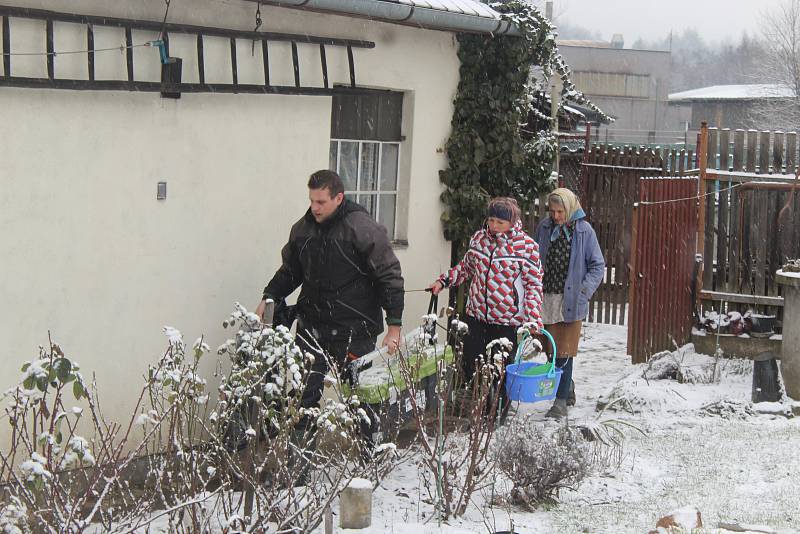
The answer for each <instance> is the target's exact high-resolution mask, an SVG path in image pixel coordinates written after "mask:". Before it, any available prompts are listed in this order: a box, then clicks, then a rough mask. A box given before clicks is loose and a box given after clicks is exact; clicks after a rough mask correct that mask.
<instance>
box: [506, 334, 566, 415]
mask: <svg viewBox="0 0 800 534" xmlns="http://www.w3.org/2000/svg"><path fill="white" fill-rule="evenodd" d="M542 334H544V336H545V337H546V338H547V339H548V341H550V345H551V346H552V347H553V354H557V353H558V352H557V348H556V341H555V339H553V336H551V335H550V332H548V331H547V330H542ZM527 337H529V335H528V334H527V332H526V334H525V335H524V336H523V339H522V341H521V342H520V343H519V344H518V346H517V355H516V358H515V362H514V363H512V364H509V365H507V366H506V393H507V394H508V398H509V400H512V401H519V402H538V401H544V400H551V399H554V398H555V397H556V391H558V383H559V382H560V381H561V373H562V372H563V371H562V370H561V369H559V368H558V367H556V361H555V358H552V359H551V360H550V361H549V362H547V363H536V362H523V361H521V360H522V350H523V345H524V344H525V340H526V339H527Z"/></svg>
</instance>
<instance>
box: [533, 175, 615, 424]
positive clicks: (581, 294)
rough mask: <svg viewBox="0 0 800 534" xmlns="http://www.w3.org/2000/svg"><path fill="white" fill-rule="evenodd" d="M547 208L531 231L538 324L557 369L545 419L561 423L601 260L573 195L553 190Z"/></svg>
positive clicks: (601, 276) (590, 229) (596, 245)
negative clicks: (538, 274) (538, 277)
mask: <svg viewBox="0 0 800 534" xmlns="http://www.w3.org/2000/svg"><path fill="white" fill-rule="evenodd" d="M547 207H548V210H549V213H550V215H549V217H546V218H545V219H544V220H543V221H542V222H541V223H539V226H538V227H537V228H536V241H537V243H539V255H540V258H541V262H542V266H543V267H544V279H543V281H542V283H543V292H544V298H543V304H542V322H543V323H544V327H545V328H546V329H547V331H548V332H550V334H551V335H552V336H553V338H554V339H555V341H556V347H557V348H558V354H557V355H556V365H557V366H558V367H560V368H561V369H562V370H563V373H562V375H561V382H560V383H559V385H558V391H557V392H556V400H555V402H554V403H553V406H552V407H551V408H550V410H549V411H548V412H547V417H554V418H561V417H564V416H566V415H567V399H568V398H569V396H570V391H571V390H573V388H574V386H573V384H572V369H573V366H574V363H573V358H575V356H576V355H577V354H578V342H579V341H580V336H581V326H582V324H583V320H584V319H585V318H586V316H587V314H588V313H589V299H591V298H592V295H593V294H594V292H595V291H596V290H597V288H598V286H600V282H602V280H603V270H604V269H605V261H604V260H603V253H602V252H601V250H600V245H599V243H598V242H597V234H595V232H594V229H593V228H592V225H591V224H589V223H588V222H586V220H585V217H586V214H585V213H584V212H583V209H581V205H580V203H579V202H578V198H577V197H576V196H575V193H573V192H572V191H570V190H569V189H565V188H559V189H556V190H555V191H553V192H552V193H550V195H548V197H547Z"/></svg>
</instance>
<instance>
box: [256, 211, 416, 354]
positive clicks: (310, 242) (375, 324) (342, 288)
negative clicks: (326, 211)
mask: <svg viewBox="0 0 800 534" xmlns="http://www.w3.org/2000/svg"><path fill="white" fill-rule="evenodd" d="M281 256H282V259H283V264H282V265H281V267H280V268H279V269H278V271H277V272H276V273H275V276H273V277H272V280H271V281H270V282H269V284H267V287H265V288H264V297H265V298H271V299H273V300H275V301H276V302H277V301H278V300H280V299H282V298H285V297H287V296H288V295H289V294H291V293H292V292H293V291H294V290H295V289H297V287H298V286H300V285H302V286H303V287H302V289H301V290H300V296H299V297H298V299H297V314H298V318H299V319H300V321H302V322H303V324H304V326H305V327H306V328H312V327H313V328H315V329H317V330H318V332H319V335H320V336H321V337H323V338H325V339H347V338H349V337H350V336H351V335H352V337H354V338H363V337H376V336H377V335H378V334H380V333H381V332H382V331H383V318H382V316H381V308H383V309H384V310H386V323H387V324H389V325H400V324H401V319H402V316H403V297H404V292H403V276H402V273H401V270H400V262H399V261H398V259H397V256H395V254H394V251H393V250H392V247H391V244H390V243H389V238H388V236H387V235H386V230H384V228H383V227H382V226H381V225H379V224H378V223H377V222H375V221H374V220H373V219H372V217H371V216H370V215H369V213H367V211H366V210H365V209H364V208H363V207H361V206H360V205H359V204H356V203H355V202H351V201H349V200H344V201H343V202H342V205H341V206H339V208H338V209H337V210H336V212H335V213H334V214H333V215H331V217H330V218H329V219H327V220H326V221H324V222H322V223H317V222H316V220H314V216H313V215H312V214H311V210H309V211H307V212H306V214H305V215H304V216H303V218H302V219H300V220H299V221H297V222H296V223H295V224H294V226H292V230H291V232H290V233H289V242H288V243H286V246H284V247H283V250H282V252H281Z"/></svg>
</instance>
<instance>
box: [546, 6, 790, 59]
mask: <svg viewBox="0 0 800 534" xmlns="http://www.w3.org/2000/svg"><path fill="white" fill-rule="evenodd" d="M782 1H783V0H554V9H553V13H554V18H555V21H556V24H558V22H559V21H560V20H563V21H566V22H568V23H570V24H572V25H577V26H583V27H585V28H587V29H590V30H592V31H599V32H600V34H601V35H602V37H603V38H604V39H610V38H611V36H612V34H614V33H621V34H623V37H624V38H625V47H626V48H628V47H630V45H631V44H632V43H633V42H634V41H635V40H636V39H637V38H639V37H642V38H643V39H645V40H648V39H657V38H661V37H663V36H665V35H668V34H669V32H670V30H673V31H675V32H680V31H681V30H683V29H684V28H687V27H692V26H693V27H695V28H696V29H697V30H698V31H700V33H701V34H702V35H703V37H704V39H706V41H723V40H725V39H726V38H727V39H729V40H730V41H731V42H736V41H738V40H739V37H740V36H741V34H742V32H744V31H747V33H748V34H750V35H757V34H758V31H759V30H758V19H759V15H760V14H761V13H762V12H763V11H764V10H765V9H768V8H769V7H770V6H776V5H778V4H780V3H781V2H782Z"/></svg>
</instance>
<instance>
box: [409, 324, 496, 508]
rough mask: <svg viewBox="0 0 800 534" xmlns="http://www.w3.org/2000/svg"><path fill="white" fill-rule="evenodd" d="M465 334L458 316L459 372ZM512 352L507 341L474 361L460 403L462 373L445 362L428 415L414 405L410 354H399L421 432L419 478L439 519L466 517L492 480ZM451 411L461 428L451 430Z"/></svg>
mask: <svg viewBox="0 0 800 534" xmlns="http://www.w3.org/2000/svg"><path fill="white" fill-rule="evenodd" d="M430 321H431V318H430V317H429V316H425V317H423V326H425V324H427V323H429V322H430ZM423 330H424V328H423ZM466 334H467V325H466V324H465V323H463V322H461V321H459V320H458V317H457V316H456V317H455V318H454V319H453V321H452V322H451V325H450V336H449V338H450V340H451V342H452V343H453V345H454V347H453V348H454V353H455V367H456V368H460V361H461V358H462V357H463V338H464V336H465V335H466ZM509 348H510V344H509V343H508V340H506V342H505V343H503V342H492V343H491V344H490V345H489V346H488V347H487V354H489V355H490V357H488V358H486V357H484V356H481V358H480V359H479V360H478V361H477V362H476V370H475V376H474V377H473V381H472V383H471V384H470V386H469V387H468V389H466V390H465V391H462V392H461V393H462V398H461V399H456V397H455V395H454V393H455V391H454V385H457V378H458V372H457V371H456V369H454V366H451V365H447V364H446V362H445V361H444V359H442V360H441V361H440V362H439V366H438V368H437V374H436V380H437V382H436V398H435V403H434V407H435V410H426V407H425V406H420V405H418V404H417V402H416V401H415V399H416V398H417V397H418V388H419V384H417V383H416V382H415V381H414V380H413V378H412V377H413V376H416V373H415V370H414V368H413V364H411V363H410V359H409V358H408V357H407V355H403V354H401V355H400V374H401V376H402V379H403V382H404V383H405V384H407V385H408V388H409V391H408V398H409V399H410V400H411V405H412V412H413V417H414V419H415V422H416V428H417V432H418V434H417V438H418V439H417V447H418V449H419V452H420V455H419V460H418V463H419V466H420V472H421V478H422V481H423V485H424V487H425V489H426V491H427V493H428V498H429V499H430V501H431V502H432V503H433V504H434V507H435V508H436V512H437V515H438V517H439V518H440V519H443V520H444V519H447V518H449V517H454V516H455V517H458V516H462V515H463V514H464V513H465V512H466V511H467V508H468V506H469V504H470V502H471V497H472V495H473V493H474V492H475V491H476V490H477V489H478V488H480V487H482V486H484V485H485V484H486V482H487V481H488V480H489V478H490V476H491V475H492V472H493V459H492V458H491V456H490V455H489V450H490V444H491V441H492V438H493V436H494V434H495V430H496V422H497V418H498V415H499V409H500V397H499V395H498V394H497V393H498V387H502V386H501V384H502V380H503V377H504V376H505V375H504V365H503V362H504V360H505V359H506V358H507V357H508V350H509ZM417 361H419V360H417ZM459 400H460V401H461V402H460V403H459ZM453 404H460V405H457V406H453ZM453 412H458V413H459V414H460V420H461V421H460V424H458V425H453V420H452V419H451V418H450V417H448V415H449V414H451V413H453ZM446 419H447V421H445V420H446Z"/></svg>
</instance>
